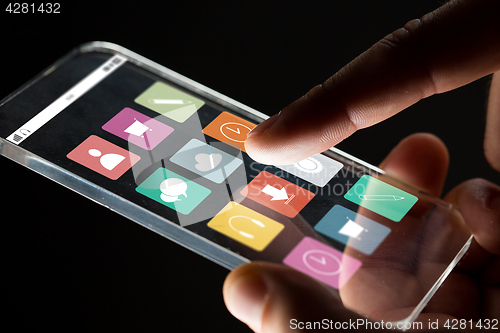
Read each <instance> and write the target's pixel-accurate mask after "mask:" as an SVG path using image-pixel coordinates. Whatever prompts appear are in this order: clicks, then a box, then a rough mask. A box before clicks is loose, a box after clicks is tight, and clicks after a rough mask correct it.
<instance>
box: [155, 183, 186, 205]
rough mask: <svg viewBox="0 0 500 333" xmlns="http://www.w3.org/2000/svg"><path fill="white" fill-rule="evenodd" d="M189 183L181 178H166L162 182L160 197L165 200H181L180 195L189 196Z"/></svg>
mask: <svg viewBox="0 0 500 333" xmlns="http://www.w3.org/2000/svg"><path fill="white" fill-rule="evenodd" d="M186 190H187V184H186V182H185V181H183V180H182V179H179V178H169V179H165V180H164V181H162V182H161V184H160V191H161V194H160V198H161V200H163V201H165V202H174V201H180V200H181V199H179V196H180V195H183V196H184V197H186V198H187V194H186Z"/></svg>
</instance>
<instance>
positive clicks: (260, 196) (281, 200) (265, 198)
mask: <svg viewBox="0 0 500 333" xmlns="http://www.w3.org/2000/svg"><path fill="white" fill-rule="evenodd" d="M240 193H241V195H243V196H245V197H247V198H249V199H252V200H253V201H256V202H258V203H260V204H262V205H264V206H267V207H269V208H271V209H274V210H275V211H277V212H279V213H281V214H283V215H285V216H288V217H290V218H292V217H295V216H296V215H297V214H298V213H299V212H300V211H301V210H302V208H304V207H305V205H307V204H308V203H309V201H311V200H312V198H313V197H314V193H312V192H310V191H308V190H306V189H304V188H302V187H300V186H297V185H295V184H292V183H290V182H289V181H286V180H284V179H282V178H280V177H278V176H276V175H273V174H272V173H269V172H267V171H262V172H260V173H259V174H258V175H257V177H255V178H254V179H253V180H252V181H251V182H250V183H249V184H248V185H247V186H246V187H245V188H244V189H243V190H241V192H240Z"/></svg>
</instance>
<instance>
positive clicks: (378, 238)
mask: <svg viewBox="0 0 500 333" xmlns="http://www.w3.org/2000/svg"><path fill="white" fill-rule="evenodd" d="M314 229H315V230H316V231H318V232H319V233H321V234H323V235H326V236H328V237H330V238H333V239H335V240H337V241H339V242H341V243H343V244H345V245H348V246H350V247H352V248H355V249H356V250H358V251H360V252H363V253H365V254H372V253H373V251H375V249H376V248H377V247H378V246H379V245H380V243H382V241H383V240H384V239H385V237H387V235H388V234H389V233H390V232H391V229H390V228H388V227H386V226H385V225H382V224H380V223H378V222H375V221H373V220H372V219H369V218H367V217H365V216H362V215H359V214H358V213H356V212H353V211H352V210H350V209H347V208H345V207H343V206H340V205H335V206H333V208H332V209H330V211H329V212H328V213H327V214H326V215H325V216H324V217H323V218H322V219H321V220H320V221H319V223H318V224H316V226H315V227H314Z"/></svg>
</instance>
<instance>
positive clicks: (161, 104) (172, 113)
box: [135, 82, 205, 123]
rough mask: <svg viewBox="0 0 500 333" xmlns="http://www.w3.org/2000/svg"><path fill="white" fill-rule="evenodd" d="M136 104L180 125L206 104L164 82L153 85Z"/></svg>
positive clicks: (139, 97) (138, 98)
mask: <svg viewBox="0 0 500 333" xmlns="http://www.w3.org/2000/svg"><path fill="white" fill-rule="evenodd" d="M135 102H136V103H137V104H140V105H142V106H145V107H147V108H148V109H151V110H153V111H156V112H158V113H161V114H162V115H164V116H166V117H169V118H170V119H173V120H175V121H177V122H179V123H183V122H185V121H186V120H187V119H188V118H189V117H191V116H192V115H193V114H194V113H195V112H196V111H198V109H199V108H201V107H202V106H203V105H204V104H205V102H204V101H202V100H201V99H199V98H196V97H194V96H192V95H189V94H186V93H185V92H183V91H181V90H179V89H177V88H174V87H172V86H169V85H167V84H165V83H163V82H155V83H153V85H151V86H150V87H149V88H148V89H146V90H145V91H144V92H143V93H142V94H140V95H139V96H138V97H137V98H136V99H135Z"/></svg>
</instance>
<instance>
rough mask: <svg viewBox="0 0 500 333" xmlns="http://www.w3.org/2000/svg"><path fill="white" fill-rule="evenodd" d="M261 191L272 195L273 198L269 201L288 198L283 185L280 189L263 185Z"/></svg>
mask: <svg viewBox="0 0 500 333" xmlns="http://www.w3.org/2000/svg"><path fill="white" fill-rule="evenodd" d="M262 192H264V193H265V194H267V195H270V196H272V197H273V198H272V199H271V201H275V200H288V194H287V193H286V190H285V188H284V187H283V188H282V189H281V190H280V189H277V188H276V187H274V186H271V185H266V186H265V187H264V189H263V190H262Z"/></svg>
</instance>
